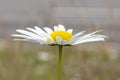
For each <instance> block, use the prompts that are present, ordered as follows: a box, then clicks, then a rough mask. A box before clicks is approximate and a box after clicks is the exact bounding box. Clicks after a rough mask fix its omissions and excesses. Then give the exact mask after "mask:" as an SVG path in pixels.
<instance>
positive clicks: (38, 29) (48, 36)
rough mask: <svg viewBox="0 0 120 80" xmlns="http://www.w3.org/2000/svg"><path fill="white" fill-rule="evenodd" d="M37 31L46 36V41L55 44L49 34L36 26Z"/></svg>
mask: <svg viewBox="0 0 120 80" xmlns="http://www.w3.org/2000/svg"><path fill="white" fill-rule="evenodd" d="M35 29H36V30H37V31H38V32H41V34H43V36H44V37H45V38H46V39H47V38H49V39H50V40H51V41H52V42H53V43H55V42H54V40H53V39H52V38H51V37H50V35H49V34H47V33H46V32H44V31H43V30H42V29H41V28H39V27H37V26H35Z"/></svg>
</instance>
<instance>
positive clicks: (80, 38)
mask: <svg viewBox="0 0 120 80" xmlns="http://www.w3.org/2000/svg"><path fill="white" fill-rule="evenodd" d="M100 31H102V30H98V31H95V32H92V33H89V34H86V35H83V36H81V37H79V38H78V40H82V39H86V38H89V37H91V35H94V34H95V33H97V32H100Z"/></svg>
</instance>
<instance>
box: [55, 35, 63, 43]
mask: <svg viewBox="0 0 120 80" xmlns="http://www.w3.org/2000/svg"><path fill="white" fill-rule="evenodd" d="M56 41H57V43H58V44H59V45H62V39H61V38H60V37H58V36H57V37H56Z"/></svg>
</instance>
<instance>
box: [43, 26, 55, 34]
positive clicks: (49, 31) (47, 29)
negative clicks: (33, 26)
mask: <svg viewBox="0 0 120 80" xmlns="http://www.w3.org/2000/svg"><path fill="white" fill-rule="evenodd" d="M44 30H45V31H46V32H47V33H48V34H51V33H52V32H53V31H52V29H50V28H49V27H45V28H44Z"/></svg>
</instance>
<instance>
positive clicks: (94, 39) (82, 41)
mask: <svg viewBox="0 0 120 80" xmlns="http://www.w3.org/2000/svg"><path fill="white" fill-rule="evenodd" d="M93 41H104V38H91V39H85V40H81V41H77V42H75V43H74V44H73V45H76V44H80V43H86V42H93Z"/></svg>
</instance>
